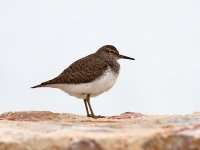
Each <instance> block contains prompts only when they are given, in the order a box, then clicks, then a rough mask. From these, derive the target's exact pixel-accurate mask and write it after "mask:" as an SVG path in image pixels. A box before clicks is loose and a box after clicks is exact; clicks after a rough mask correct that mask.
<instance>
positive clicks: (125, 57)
mask: <svg viewBox="0 0 200 150" xmlns="http://www.w3.org/2000/svg"><path fill="white" fill-rule="evenodd" d="M119 58H123V59H131V60H135V59H134V58H131V57H128V56H124V55H119Z"/></svg>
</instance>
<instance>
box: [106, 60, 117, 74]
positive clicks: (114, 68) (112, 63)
mask: <svg viewBox="0 0 200 150" xmlns="http://www.w3.org/2000/svg"><path fill="white" fill-rule="evenodd" d="M106 63H107V65H108V66H109V67H110V68H111V70H112V71H113V72H115V73H117V74H118V73H119V70H120V64H119V63H118V62H117V61H116V60H113V61H111V60H109V61H106Z"/></svg>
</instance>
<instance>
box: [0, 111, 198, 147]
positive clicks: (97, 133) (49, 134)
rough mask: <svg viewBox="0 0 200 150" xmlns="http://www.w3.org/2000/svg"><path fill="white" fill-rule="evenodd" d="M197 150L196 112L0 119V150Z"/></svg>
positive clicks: (35, 114)
mask: <svg viewBox="0 0 200 150" xmlns="http://www.w3.org/2000/svg"><path fill="white" fill-rule="evenodd" d="M80 147H81V149H82V150H93V149H95V150H200V113H199V112H195V113H191V114H188V115H163V116H154V115H143V114H140V113H134V112H127V113H123V114H121V115H119V116H109V117H107V118H100V119H92V118H88V117H85V116H79V115H73V114H59V113H52V112H48V111H42V112H36V111H29V112H8V113H4V114H1V115H0V150H13V149H15V150H47V149H50V150H76V149H80Z"/></svg>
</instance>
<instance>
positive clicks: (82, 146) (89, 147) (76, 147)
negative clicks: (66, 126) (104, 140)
mask: <svg viewBox="0 0 200 150" xmlns="http://www.w3.org/2000/svg"><path fill="white" fill-rule="evenodd" d="M67 150H103V149H102V148H101V146H100V145H99V144H97V142H96V141H94V140H92V139H84V140H79V141H76V142H72V143H70V144H69V147H68V148H67Z"/></svg>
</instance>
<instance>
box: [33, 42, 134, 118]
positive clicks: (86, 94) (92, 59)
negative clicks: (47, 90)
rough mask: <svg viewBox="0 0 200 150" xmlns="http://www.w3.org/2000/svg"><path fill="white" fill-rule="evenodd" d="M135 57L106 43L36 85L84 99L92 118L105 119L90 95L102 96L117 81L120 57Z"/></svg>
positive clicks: (88, 114) (89, 115) (88, 113)
mask: <svg viewBox="0 0 200 150" xmlns="http://www.w3.org/2000/svg"><path fill="white" fill-rule="evenodd" d="M120 58H123V59H131V60H135V59H134V58H131V57H127V56H124V55H121V54H119V51H118V50H117V49H116V48H115V47H114V46H112V45H105V46H102V47H101V48H100V49H98V50H97V51H96V52H95V53H93V54H90V55H88V56H86V57H83V58H81V59H79V60H77V61H75V62H74V63H73V64H71V65H70V66H69V67H68V68H67V69H65V70H64V71H63V72H62V73H61V74H60V75H59V76H57V77H56V78H54V79H52V80H49V81H46V82H43V83H41V84H39V85H36V86H33V87H32V88H38V87H51V88H58V89H61V90H63V91H64V92H66V93H68V94H69V95H71V96H74V97H77V98H80V99H83V100H84V104H85V108H86V112H87V116H88V117H92V118H101V117H103V116H96V115H95V114H94V112H93V110H92V107H91V105H90V97H95V96H98V95H100V94H102V93H104V92H106V91H108V90H109V89H111V88H112V86H113V85H114V84H115V82H116V80H117V77H118V75H119V71H120V64H119V63H118V62H117V60H118V59H120Z"/></svg>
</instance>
